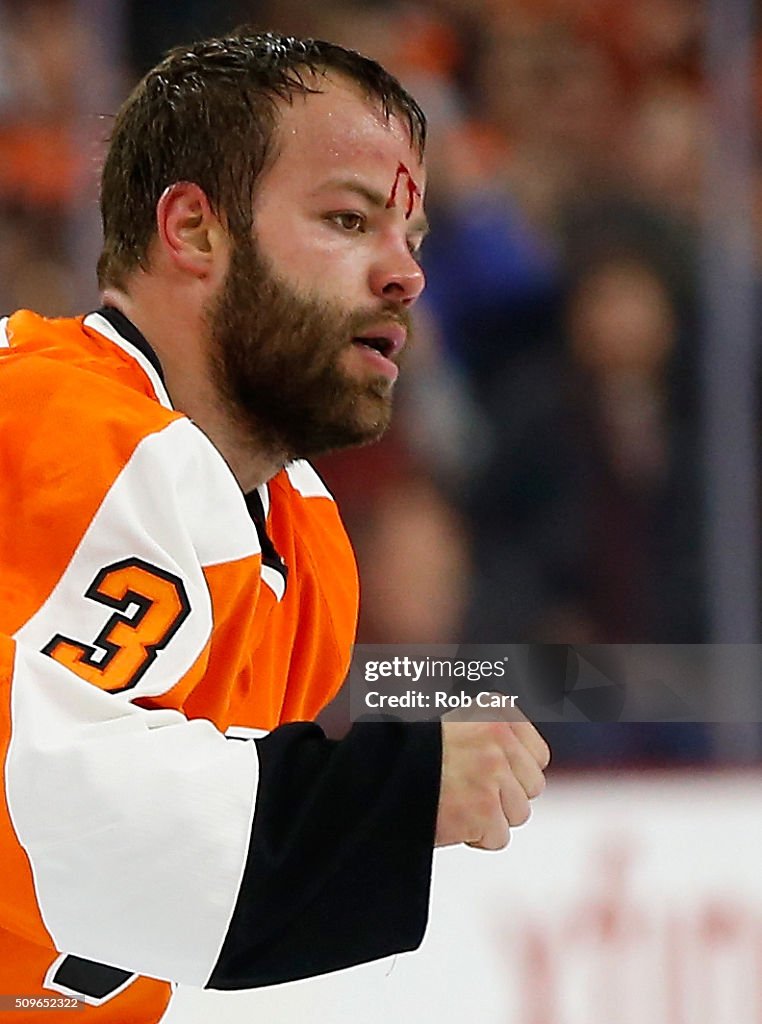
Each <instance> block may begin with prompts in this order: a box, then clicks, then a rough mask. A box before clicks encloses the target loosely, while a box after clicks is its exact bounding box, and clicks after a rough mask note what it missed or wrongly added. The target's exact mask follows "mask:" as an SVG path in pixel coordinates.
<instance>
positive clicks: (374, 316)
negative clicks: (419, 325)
mask: <svg viewBox="0 0 762 1024" xmlns="http://www.w3.org/2000/svg"><path fill="white" fill-rule="evenodd" d="M383 324H395V325H397V326H398V327H404V328H405V330H406V331H407V334H408V336H409V335H410V334H411V333H412V329H413V317H412V314H411V312H410V310H409V309H406V308H405V307H400V306H397V305H389V306H387V307H385V308H384V307H382V308H380V309H374V310H367V311H366V310H362V311H355V312H354V313H352V314H350V316H349V320H348V327H349V330H350V333H351V334H353V335H355V334H360V333H361V332H362V331H364V330H366V329H367V328H369V327H378V326H382V325H383Z"/></svg>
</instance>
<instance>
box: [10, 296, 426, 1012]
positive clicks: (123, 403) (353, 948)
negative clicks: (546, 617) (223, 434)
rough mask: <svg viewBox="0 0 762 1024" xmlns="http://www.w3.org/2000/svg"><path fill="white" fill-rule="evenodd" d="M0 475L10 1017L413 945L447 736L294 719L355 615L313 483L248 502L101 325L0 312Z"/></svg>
mask: <svg viewBox="0 0 762 1024" xmlns="http://www.w3.org/2000/svg"><path fill="white" fill-rule="evenodd" d="M0 466H1V467H2V472H1V474H0V510H1V515H0V523H1V524H2V526H1V527H0V687H1V688H2V689H1V691H0V750H2V760H3V764H4V774H5V787H4V793H5V798H4V800H3V801H2V804H1V805H0V810H1V813H0V858H2V862H1V866H2V871H1V872H0V874H1V876H2V879H3V881H2V890H1V895H0V1003H2V1006H3V1007H5V1008H6V1009H7V1008H9V1007H10V1005H11V1004H10V1003H9V1002H8V1000H9V999H15V998H17V997H22V998H26V999H27V1003H26V1004H24V1005H25V1006H26V1009H23V1010H22V1011H16V1010H15V1009H14V1010H13V1013H14V1015H13V1017H12V1018H10V1017H9V1019H12V1020H21V1019H30V1020H33V1019H35V1020H36V1019H39V1020H45V1021H48V1022H50V1021H52V1020H56V1019H58V1016H57V1012H56V1009H55V1007H56V1006H59V1007H61V1009H60V1013H61V1015H62V1018H61V1019H66V1020H68V1019H69V1017H68V1016H63V1015H64V1014H66V1013H67V1012H68V1011H66V1010H65V1009H63V1008H62V1003H61V1001H65V1000H66V999H68V998H74V997H76V998H77V999H79V1000H83V1001H84V1002H86V1004H87V1006H86V1008H85V1010H84V1011H83V1013H82V1015H81V1016H78V1018H77V1019H83V1020H88V1021H89V1020H93V1021H103V1022H119V1024H131V1022H135V1024H149V1022H155V1021H158V1020H159V1019H160V1017H161V1016H162V1014H163V1012H164V1009H165V1007H166V1005H167V1002H168V999H169V994H170V983H172V982H177V983H185V984H189V985H196V986H202V987H203V986H211V987H216V988H245V987H250V986H255V985H262V984H269V983H275V982H280V981H284V980H289V979H293V978H299V977H304V976H307V975H311V974H317V973H321V972H323V971H326V970H332V969H336V968H339V967H344V966H348V965H350V964H352V963H358V962H361V961H363V960H367V959H372V958H374V957H377V956H384V955H387V954H388V953H391V952H398V951H401V950H404V949H411V948H413V947H414V946H415V945H417V944H418V942H419V941H420V938H421V936H422V934H423V930H424V927H425V920H426V913H427V903H428V886H429V874H430V859H431V847H432V840H433V831H434V823H435V815H436V804H437V797H438V783H439V758H440V750H439V732H438V728H437V727H436V726H403V725H388V726H372V725H365V726H355V728H354V729H353V730H351V731H350V733H349V735H348V736H347V738H346V739H345V740H342V741H341V742H338V743H337V742H331V741H328V740H327V739H326V738H325V737H324V736H323V734H322V733H321V732H320V730H319V729H317V727H315V726H313V725H309V724H304V720H305V719H309V718H312V717H313V716H314V715H315V714H317V712H318V711H319V710H320V709H321V708H322V707H323V706H324V705H325V704H326V703H327V702H328V701H329V700H330V699H331V698H332V697H333V695H334V694H335V693H336V691H337V690H338V688H339V686H340V685H341V683H342V681H343V679H344V677H345V674H346V671H347V668H348V663H349V657H350V648H351V644H352V641H353V636H354V628H355V619H356V611H357V578H356V570H355V565H354V558H353V555H352V552H351V548H350V546H349V543H348V540H347V538H346V535H345V533H344V530H343V527H342V525H341V522H340V520H339V517H338V514H337V511H336V507H335V504H334V502H333V500H332V498H331V497H330V495H329V494H328V492H327V491H326V489H325V487H324V485H323V484H322V482H321V481H320V479H319V477H318V476H317V474H316V473H315V472H314V470H313V469H312V468H311V467H310V466H309V465H308V464H307V463H304V462H295V463H292V464H290V465H289V466H287V467H286V468H285V469H284V470H283V471H281V472H280V473H279V474H278V475H277V476H276V477H274V478H273V479H272V480H271V481H270V482H269V483H268V484H267V485H265V486H263V487H261V488H259V489H258V490H257V491H256V492H254V493H252V494H249V495H244V494H243V493H242V492H241V491H240V489H239V487H238V485H237V483H236V480H235V478H234V477H233V475H232V474H231V472H230V470H229V469H228V467H227V465H226V463H225V462H224V460H223V458H222V457H221V456H220V454H219V452H218V451H217V450H216V449H215V448H214V446H213V445H212V444H211V443H210V441H209V440H208V439H207V438H206V436H205V435H204V434H203V433H202V432H201V431H200V430H199V429H198V428H197V427H196V426H195V425H194V424H193V423H192V422H191V421H190V420H189V419H188V418H187V417H185V416H183V415H181V414H180V413H178V412H176V411H175V410H173V408H172V404H171V400H170V397H169V395H168V394H167V391H166V388H165V385H164V380H163V376H162V371H161V366H160V364H159V362H158V360H157V358H156V355H155V353H154V352H153V351H152V350H151V348H150V347H149V345H148V343H147V341H146V340H145V339H144V338H143V337H142V335H140V333H139V332H138V331H137V329H136V328H135V327H134V326H133V325H132V324H131V323H130V322H129V321H128V320H127V319H126V318H125V317H124V316H123V315H122V314H121V313H119V312H118V311H116V310H113V309H106V308H104V309H101V310H99V311H98V312H95V313H92V314H90V315H88V316H86V317H82V318H77V319H69V320H45V319H43V318H41V317H38V316H36V315H35V314H32V313H29V312H26V311H24V312H20V313H17V314H15V315H14V316H12V317H10V318H9V319H6V320H2V321H0ZM284 723H301V724H292V725H286V724H284ZM371 880H372V884H371ZM34 999H41V1000H47V1002H43V1003H39V1004H38V1005H39V1006H40V1007H41V1008H40V1009H39V1010H38V1011H34V1010H33V1009H30V1008H29V1005H30V1004H29V1000H32V1001H33V1000H34ZM3 1000H5V1001H4V1002H3ZM57 1000H58V1003H57V1002H56V1001H57ZM51 1006H52V1007H54V1009H50V1007H51ZM0 1019H4V1017H3V1015H2V1014H0Z"/></svg>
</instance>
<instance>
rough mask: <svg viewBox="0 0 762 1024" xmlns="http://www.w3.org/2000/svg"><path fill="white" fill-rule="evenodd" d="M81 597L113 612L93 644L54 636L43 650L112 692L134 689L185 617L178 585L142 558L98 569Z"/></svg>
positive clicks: (184, 600) (180, 584)
mask: <svg viewBox="0 0 762 1024" xmlns="http://www.w3.org/2000/svg"><path fill="white" fill-rule="evenodd" d="M85 597H89V598H91V599H92V600H93V601H98V602H99V603H100V604H104V605H107V606H108V607H109V608H113V609H115V612H114V614H113V615H112V616H111V618H110V619H109V620H108V622H107V623H106V625H105V626H104V627H103V629H102V630H101V631H100V633H99V634H98V636H97V637H96V638H95V640H94V641H93V643H92V645H90V644H86V643H81V642H80V641H79V640H72V639H71V637H68V636H62V635H61V634H60V633H57V634H56V635H55V636H54V637H53V639H52V640H50V641H48V643H47V644H46V645H45V646H44V647H43V649H42V652H43V654H49V655H50V657H51V658H55V660H56V661H60V662H61V664H62V665H66V666H67V668H70V669H71V670H72V671H73V672H76V673H77V675H78V676H81V677H82V678H83V679H86V680H87V681H88V682H90V683H94V684H95V685H96V686H99V687H100V688H101V689H103V690H108V691H109V692H111V693H118V692H120V691H121V690H129V689H131V688H132V687H133V686H135V685H136V684H137V683H138V682H139V680H140V679H141V678H142V676H143V674H144V673H145V672H146V670H147V669H148V668H149V667H150V665H151V663H152V662H153V661H154V660H155V658H156V655H157V654H158V653H159V651H160V650H162V648H164V647H166V646H167V644H168V643H169V641H170V640H171V639H172V637H173V636H174V635H175V633H176V632H177V630H178V629H179V628H180V626H181V625H182V623H183V622H184V621H185V619H187V617H188V615H189V614H190V601H189V600H188V594H187V591H186V589H185V586H184V584H183V581H182V580H181V579H180V578H179V577H178V576H175V575H174V574H173V573H171V572H167V571H166V570H165V569H159V568H158V566H155V565H151V564H150V562H144V561H143V559H142V558H126V559H124V560H123V561H121V562H114V564H113V565H107V566H106V567H105V568H103V569H101V570H100V572H99V573H98V575H97V576H96V577H95V579H94V580H93V582H92V583H91V584H90V586H89V587H88V588H87V590H86V591H85Z"/></svg>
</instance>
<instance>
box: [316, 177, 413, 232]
mask: <svg viewBox="0 0 762 1024" xmlns="http://www.w3.org/2000/svg"><path fill="white" fill-rule="evenodd" d="M333 189H336V190H339V191H342V192H354V193H355V195H358V196H362V198H363V199H365V200H367V202H368V203H370V205H371V206H373V207H375V208H376V209H378V210H385V209H386V208H387V207H386V200H387V196H385V195H384V194H383V192H379V191H378V190H377V189H375V188H371V187H370V186H369V185H363V184H361V182H359V181H353V180H352V179H351V178H333V179H331V180H330V181H327V182H326V183H325V184H324V185H321V186H320V188H318V189H317V191H318V192H329V191H331V190H333ZM410 227H411V228H412V230H413V231H414V232H415V233H416V234H421V235H422V236H423V237H424V238H425V237H426V235H428V233H429V230H430V228H429V222H428V220H427V219H426V216H425V215H424V214H418V216H416V217H415V218H414V219H413V220H412V221H411V223H410Z"/></svg>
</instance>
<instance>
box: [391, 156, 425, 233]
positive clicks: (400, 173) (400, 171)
mask: <svg viewBox="0 0 762 1024" xmlns="http://www.w3.org/2000/svg"><path fill="white" fill-rule="evenodd" d="M403 178H407V205H406V207H405V220H410V217H411V214H412V212H413V206H414V205H415V200H416V197H418V198H419V199H420V196H421V190H420V189H419V188H418V186H417V185H416V183H415V180H414V179H413V175H412V174H411V173H410V171H409V170H408V169H407V167H405V165H404V164H403V163H399V164H397V173H396V174H395V175H394V184H393V185H392V189H391V192H390V193H389V198H388V199H387V200H386V209H387V210H389V209H390V208H391V207H392V206H396V205H397V190H398V189H399V185H400V181H401V180H402V179H403Z"/></svg>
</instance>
